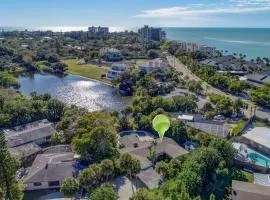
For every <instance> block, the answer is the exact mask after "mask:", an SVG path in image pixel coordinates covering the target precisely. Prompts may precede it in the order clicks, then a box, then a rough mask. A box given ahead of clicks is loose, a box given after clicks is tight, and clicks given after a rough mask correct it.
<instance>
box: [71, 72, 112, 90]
mask: <svg viewBox="0 0 270 200" xmlns="http://www.w3.org/2000/svg"><path fill="white" fill-rule="evenodd" d="M67 74H68V75H76V76H79V77H81V78H85V79H88V80H90V81H95V82H99V83H100V84H104V85H107V86H111V87H112V88H114V87H113V85H112V84H110V83H106V82H103V81H100V80H97V79H94V78H89V77H86V76H82V75H79V74H76V73H72V72H68V73H67Z"/></svg>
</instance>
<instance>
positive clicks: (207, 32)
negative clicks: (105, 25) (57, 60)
mask: <svg viewBox="0 0 270 200" xmlns="http://www.w3.org/2000/svg"><path fill="white" fill-rule="evenodd" d="M25 29H28V30H52V31H63V32H65V31H76V30H84V31H86V30H87V27H86V26H84V27H35V28H25V27H19V28H18V27H0V30H4V31H13V30H25ZM125 29H126V28H125V27H110V31H123V30H125ZM127 29H129V30H134V31H136V29H137V28H133V29H130V28H127ZM163 29H164V30H165V31H166V33H167V38H168V39H171V40H179V41H186V42H194V43H199V44H205V45H209V46H214V47H217V49H219V50H223V51H224V52H225V51H228V52H227V54H233V53H238V54H239V53H242V54H245V55H246V56H247V58H249V59H251V58H256V57H258V56H259V57H268V58H270V28H163Z"/></svg>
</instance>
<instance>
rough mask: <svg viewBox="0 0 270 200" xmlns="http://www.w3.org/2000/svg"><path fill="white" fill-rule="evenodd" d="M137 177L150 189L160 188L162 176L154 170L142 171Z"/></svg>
mask: <svg viewBox="0 0 270 200" xmlns="http://www.w3.org/2000/svg"><path fill="white" fill-rule="evenodd" d="M137 177H138V178H139V179H140V180H141V181H142V182H143V184H144V185H145V186H146V187H147V188H148V189H154V188H157V187H158V186H159V182H160V180H161V176H160V175H159V174H158V173H157V172H156V171H155V169H153V168H149V169H147V170H142V171H141V172H140V173H139V174H137Z"/></svg>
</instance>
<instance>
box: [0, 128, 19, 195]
mask: <svg viewBox="0 0 270 200" xmlns="http://www.w3.org/2000/svg"><path fill="white" fill-rule="evenodd" d="M18 168H19V166H18V163H17V162H16V159H15V158H14V157H13V156H12V155H11V154H10V152H9V149H8V147H7V143H6V141H5V136H4V134H2V133H0V180H1V181H0V197H1V196H2V198H1V199H5V200H20V199H22V197H23V193H22V186H21V185H20V184H19V183H18V181H17V180H16V171H17V170H18Z"/></svg>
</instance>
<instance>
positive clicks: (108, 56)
mask: <svg viewBox="0 0 270 200" xmlns="http://www.w3.org/2000/svg"><path fill="white" fill-rule="evenodd" d="M99 55H100V56H102V57H104V58H105V60H107V61H120V60H122V59H123V56H122V54H121V52H120V51H119V50H118V49H115V48H109V47H105V48H102V49H100V51H99Z"/></svg>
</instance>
